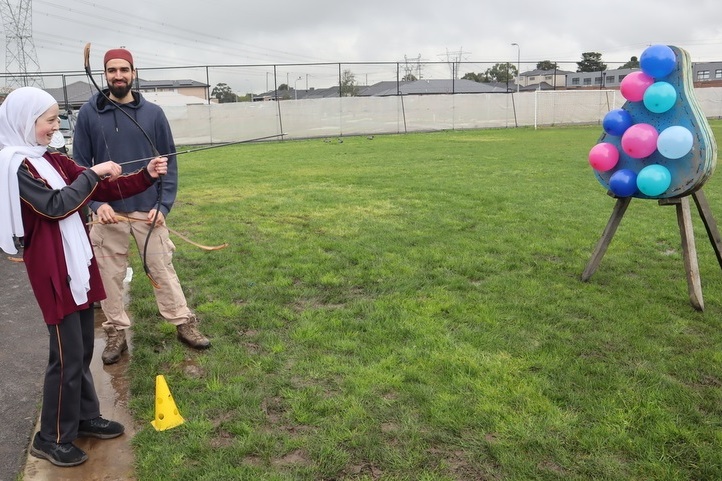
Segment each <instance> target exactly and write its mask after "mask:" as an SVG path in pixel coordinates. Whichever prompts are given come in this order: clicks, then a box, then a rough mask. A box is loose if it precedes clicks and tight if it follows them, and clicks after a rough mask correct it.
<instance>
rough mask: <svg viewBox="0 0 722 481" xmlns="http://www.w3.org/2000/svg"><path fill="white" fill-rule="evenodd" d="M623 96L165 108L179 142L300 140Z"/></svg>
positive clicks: (706, 94) (572, 107) (557, 111)
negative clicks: (282, 136) (277, 136)
mask: <svg viewBox="0 0 722 481" xmlns="http://www.w3.org/2000/svg"><path fill="white" fill-rule="evenodd" d="M695 93H696V96H697V100H698V102H699V103H700V105H701V107H702V110H703V111H704V113H705V115H706V116H707V117H708V118H722V88H702V89H696V91H695ZM624 102H625V99H624V98H623V97H622V96H621V94H620V93H619V91H618V90H557V91H536V92H521V93H513V94H457V95H412V96H405V97H344V98H331V99H313V100H285V101H281V102H241V103H228V104H211V105H186V106H167V107H163V110H164V111H165V112H166V114H167V115H168V119H169V121H170V123H171V128H172V129H173V134H174V136H175V140H176V143H177V144H178V145H192V144H207V143H220V142H233V141H239V140H245V139H253V138H258V137H265V136H268V135H274V134H280V133H285V134H287V135H286V138H288V139H296V138H313V137H337V136H341V135H370V134H389V133H404V132H421V131H434V130H452V129H453V130H464V129H484V128H507V127H516V126H520V127H521V126H549V125H566V124H579V123H601V121H602V119H603V118H604V115H606V113H607V112H609V110H611V109H614V108H620V107H621V106H622V105H623V104H624Z"/></svg>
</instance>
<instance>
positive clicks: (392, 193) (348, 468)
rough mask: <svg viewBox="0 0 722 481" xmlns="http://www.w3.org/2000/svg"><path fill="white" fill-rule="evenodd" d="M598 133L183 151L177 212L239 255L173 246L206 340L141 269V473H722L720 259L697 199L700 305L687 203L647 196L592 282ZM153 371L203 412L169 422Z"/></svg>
mask: <svg viewBox="0 0 722 481" xmlns="http://www.w3.org/2000/svg"><path fill="white" fill-rule="evenodd" d="M713 128H714V130H715V132H716V135H717V137H718V138H720V133H722V122H717V121H715V122H713ZM600 133H601V129H600V128H599V127H573V128H554V129H544V130H536V131H535V130H531V129H508V130H483V131H464V132H458V131H457V132H438V133H427V134H410V135H389V136H376V137H375V138H373V140H369V139H367V138H366V137H355V138H345V139H344V142H343V143H338V142H336V140H335V139H334V141H333V142H324V141H323V140H322V139H314V140H304V141H292V142H273V143H264V144H253V145H251V144H246V145H240V146H235V147H227V148H222V149H216V150H211V151H206V152H203V153H197V154H191V155H185V156H182V157H180V158H179V161H180V163H181V172H182V173H181V188H180V192H179V195H178V200H177V203H176V207H175V208H174V210H173V212H172V214H171V217H170V219H169V220H170V223H171V226H172V227H174V228H176V229H178V230H179V231H181V232H183V233H185V234H187V235H189V236H190V237H192V238H194V239H195V240H197V241H199V242H202V243H204V244H219V243H221V242H229V243H230V247H228V248H227V249H225V250H222V251H215V252H203V251H200V250H197V249H195V248H194V247H191V246H190V245H187V244H184V243H182V241H180V240H178V241H177V246H178V249H177V252H176V256H175V267H176V269H177V270H178V272H179V275H180V278H181V279H182V282H183V286H184V289H185V291H186V294H187V297H188V300H189V303H190V304H191V306H192V307H193V308H194V309H195V310H196V312H197V313H198V314H199V316H200V318H202V319H203V324H202V326H201V327H202V329H203V331H204V332H205V333H207V334H208V335H209V336H210V337H211V338H212V342H213V347H212V349H211V350H210V351H208V352H205V353H196V352H193V351H191V350H188V349H187V348H185V347H183V346H182V345H181V344H180V343H178V342H177V341H176V340H175V337H174V329H173V328H172V327H170V326H168V325H163V324H162V322H161V321H160V319H159V317H158V314H157V312H156V308H155V305H154V301H153V298H152V295H151V288H150V286H149V284H148V282H146V281H145V279H144V278H143V279H141V278H138V279H137V280H136V281H135V282H134V283H133V288H132V298H133V301H132V311H133V317H134V319H135V320H136V321H135V322H136V324H135V328H134V353H133V358H132V363H131V377H132V402H131V408H132V410H133V413H134V416H135V417H136V419H137V421H138V422H139V423H140V427H141V430H140V432H139V433H138V434H137V435H136V437H135V438H134V440H133V442H134V446H135V453H136V458H137V466H136V471H137V475H138V479H139V480H161V479H162V480H167V479H174V480H176V481H181V480H227V479H228V480H230V479H238V480H244V479H248V480H376V479H383V480H440V481H451V480H531V479H534V480H590V479H594V480H670V481H672V480H674V481H678V480H697V481H699V480H718V479H722V390H721V389H720V388H721V387H722V374H721V372H722V351H721V350H720V345H722V331H721V330H720V320H721V319H722V272H721V270H720V266H719V264H718V263H717V260H716V258H715V256H714V252H713V250H712V248H711V246H710V243H709V241H708V240H707V237H706V234H705V232H704V228H703V226H702V224H701V222H700V220H699V217H698V216H697V215H696V211H694V213H693V218H694V222H695V229H696V230H695V235H696V238H697V250H698V255H699V261H700V270H701V276H702V282H703V290H704V295H705V304H706V310H705V311H704V312H697V311H695V310H694V309H693V308H692V307H691V306H690V303H689V298H688V295H687V284H686V280H685V273H684V265H683V260H682V256H681V250H680V238H679V230H678V228H677V223H676V217H675V210H674V208H673V207H666V206H659V205H658V204H657V203H656V202H654V201H642V200H634V201H633V202H632V203H631V205H630V207H629V209H628V211H627V214H626V215H625V218H624V220H623V221H622V224H621V226H620V228H619V230H618V232H617V234H616V236H615V238H614V240H613V241H612V244H611V246H610V248H609V250H608V251H607V254H606V256H605V258H604V259H603V260H602V263H601V265H600V267H599V269H598V270H597V272H596V273H595V274H594V276H593V277H592V278H591V279H590V281H589V282H586V283H585V282H581V281H580V275H581V273H582V271H583V270H584V267H585V266H586V263H587V262H588V260H589V258H590V255H591V252H592V250H593V248H594V246H595V244H596V242H597V240H598V239H599V236H600V235H601V232H602V230H603V228H604V226H605V224H606V222H607V220H608V218H609V215H610V213H611V210H612V207H613V205H614V200H613V199H612V198H610V197H609V196H607V195H606V192H605V191H604V189H603V188H602V186H601V185H600V184H599V183H598V182H597V181H596V179H595V178H594V176H593V174H592V171H591V168H590V167H589V165H588V163H587V160H586V159H587V154H588V152H589V149H590V148H591V147H592V146H593V145H594V143H595V142H596V139H597V138H598V137H599V134H600ZM719 190H720V189H719V182H718V178H717V177H714V176H713V177H712V178H711V180H710V182H709V183H708V184H707V186H706V188H705V193H706V194H707V197H708V199H709V201H710V204H711V208H712V211H713V212H715V213H716V214H717V215H718V216H722V196H720V194H719ZM136 262H137V261H136ZM138 272H141V271H138ZM157 374H163V375H164V376H165V377H166V380H167V382H168V384H169V386H170V389H171V392H172V394H173V397H174V399H175V401H176V404H177V405H178V408H179V409H180V412H181V414H182V415H183V416H184V417H185V419H186V423H185V424H183V425H182V426H180V427H177V428H174V429H171V430H168V431H163V432H156V431H155V430H154V429H153V428H152V427H151V425H150V421H151V420H152V419H153V416H154V409H155V406H154V387H155V386H154V383H155V375H157Z"/></svg>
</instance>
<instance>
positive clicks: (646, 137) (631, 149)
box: [622, 124, 659, 159]
mask: <svg viewBox="0 0 722 481" xmlns="http://www.w3.org/2000/svg"><path fill="white" fill-rule="evenodd" d="M658 137H659V134H658V133H657V129H655V128H654V127H653V126H651V125H649V124H635V125H632V126H631V127H629V128H628V129H627V131H626V132H624V135H622V150H624V152H625V153H626V154H627V155H628V156H630V157H632V158H634V159H643V158H645V157H649V156H650V155H652V154H653V153H654V151H655V150H657V138H658Z"/></svg>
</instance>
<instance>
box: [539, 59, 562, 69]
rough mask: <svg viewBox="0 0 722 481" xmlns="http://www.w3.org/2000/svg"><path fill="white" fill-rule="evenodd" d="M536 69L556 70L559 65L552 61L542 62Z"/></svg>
mask: <svg viewBox="0 0 722 481" xmlns="http://www.w3.org/2000/svg"><path fill="white" fill-rule="evenodd" d="M536 68H537V70H556V69H557V64H556V62H552V61H551V60H542V61H541V62H539V63H537V64H536Z"/></svg>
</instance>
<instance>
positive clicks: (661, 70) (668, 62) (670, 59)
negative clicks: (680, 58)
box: [639, 45, 677, 79]
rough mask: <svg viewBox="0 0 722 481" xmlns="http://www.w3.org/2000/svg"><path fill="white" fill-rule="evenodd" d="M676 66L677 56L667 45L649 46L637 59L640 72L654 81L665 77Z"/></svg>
mask: <svg viewBox="0 0 722 481" xmlns="http://www.w3.org/2000/svg"><path fill="white" fill-rule="evenodd" d="M676 65H677V56H676V55H675V54H674V50H672V49H671V48H669V47H668V46H667V45H651V46H649V47H647V48H646V49H644V52H642V55H641V56H640V57H639V66H640V67H641V68H642V72H644V73H646V74H647V75H649V76H650V77H654V78H655V79H659V78H662V77H666V76H667V75H669V74H670V73H672V70H674V67H675V66H676Z"/></svg>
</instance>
